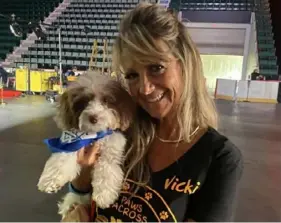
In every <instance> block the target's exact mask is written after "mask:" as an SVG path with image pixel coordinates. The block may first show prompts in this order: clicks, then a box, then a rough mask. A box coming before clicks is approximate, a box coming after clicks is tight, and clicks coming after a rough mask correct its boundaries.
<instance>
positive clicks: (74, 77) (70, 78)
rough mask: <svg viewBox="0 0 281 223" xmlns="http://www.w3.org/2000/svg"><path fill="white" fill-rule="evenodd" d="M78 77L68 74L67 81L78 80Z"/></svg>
mask: <svg viewBox="0 0 281 223" xmlns="http://www.w3.org/2000/svg"><path fill="white" fill-rule="evenodd" d="M76 80H77V77H76V76H68V77H67V81H76Z"/></svg>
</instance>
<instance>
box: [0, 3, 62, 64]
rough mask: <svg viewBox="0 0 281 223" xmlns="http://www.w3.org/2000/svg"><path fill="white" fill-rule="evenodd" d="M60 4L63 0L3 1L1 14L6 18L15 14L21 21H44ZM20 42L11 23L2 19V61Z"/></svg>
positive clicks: (0, 48) (0, 55)
mask: <svg viewBox="0 0 281 223" xmlns="http://www.w3.org/2000/svg"><path fill="white" fill-rule="evenodd" d="M60 2H62V0H1V3H0V4H1V6H0V13H1V14H4V15H6V16H11V15H12V14H15V15H16V17H17V18H20V20H27V21H43V20H44V18H45V17H47V16H48V15H49V13H50V12H52V11H53V10H54V9H55V7H57V6H58V4H59V3H60ZM25 37H26V36H23V37H22V39H24V38H25ZM20 41H21V38H18V37H15V36H14V35H13V34H12V33H11V31H10V28H9V21H7V19H4V18H1V17H0V61H1V60H4V59H5V58H6V56H7V54H8V53H12V52H13V50H14V47H16V46H18V45H19V44H20Z"/></svg>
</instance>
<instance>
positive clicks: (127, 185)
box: [123, 182, 130, 191]
mask: <svg viewBox="0 0 281 223" xmlns="http://www.w3.org/2000/svg"><path fill="white" fill-rule="evenodd" d="M129 189H130V184H129V183H128V182H125V183H124V184H123V190H124V191H128V190H129Z"/></svg>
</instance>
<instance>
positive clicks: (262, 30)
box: [256, 0, 278, 78]
mask: <svg viewBox="0 0 281 223" xmlns="http://www.w3.org/2000/svg"><path fill="white" fill-rule="evenodd" d="M256 24H257V25H256V26H257V41H258V51H259V73H260V74H262V75H265V76H272V75H273V76H275V77H276V78H277V76H276V75H277V74H278V66H277V57H276V52H275V44H274V39H273V32H272V24H271V13H270V6H269V2H268V0H258V2H257V10H256Z"/></svg>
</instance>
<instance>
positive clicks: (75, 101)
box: [38, 73, 135, 215]
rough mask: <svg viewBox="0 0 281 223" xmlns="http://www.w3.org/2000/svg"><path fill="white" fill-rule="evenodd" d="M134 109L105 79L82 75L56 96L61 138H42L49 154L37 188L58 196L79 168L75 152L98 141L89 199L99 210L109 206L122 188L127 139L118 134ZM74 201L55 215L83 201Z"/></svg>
mask: <svg viewBox="0 0 281 223" xmlns="http://www.w3.org/2000/svg"><path fill="white" fill-rule="evenodd" d="M134 109H135V105H134V103H133V100H132V98H131V96H130V95H129V93H128V92H127V91H126V90H125V89H124V88H123V87H122V86H121V84H120V83H119V82H118V81H116V80H114V79H112V78H110V77H108V76H104V75H100V74H97V73H87V74H86V75H83V76H81V77H80V78H79V79H78V80H77V81H76V82H74V83H73V84H72V85H70V86H69V88H68V89H67V90H66V91H65V92H64V93H63V94H62V95H61V97H60V98H59V104H58V110H57V114H56V117H55V121H56V123H57V125H58V127H59V128H61V129H62V130H63V134H62V136H61V137H60V138H55V139H49V140H47V144H48V145H49V148H51V150H52V151H53V154H52V155H51V157H50V158H49V159H48V160H47V162H46V164H45V167H44V169H43V172H42V174H41V176H40V179H39V183H38V188H39V190H40V191H43V192H47V193H53V192H57V191H58V190H60V189H61V188H62V187H63V186H64V185H65V184H66V183H68V182H70V181H72V180H73V179H75V178H76V177H77V175H79V173H80V170H81V167H80V165H79V164H77V151H78V150H79V149H80V148H81V147H83V146H87V145H89V144H91V143H98V144H99V146H100V156H99V158H98V160H97V162H96V164H95V166H94V167H93V170H92V187H93V192H92V198H91V199H93V200H94V201H95V202H96V204H97V206H98V207H100V208H107V207H109V205H111V204H112V203H113V202H114V201H115V200H116V199H117V198H118V196H119V192H120V190H121V187H122V184H123V178H124V173H123V170H122V164H123V156H124V150H125V145H126V139H125V137H124V135H123V134H122V132H123V131H125V130H127V129H128V128H129V126H130V124H131V123H132V121H133V114H134ZM72 195H73V196H74V194H72ZM77 199H78V200H79V199H80V198H77ZM81 199H82V198H81ZM88 199H90V197H89V198H88ZM74 200H75V199H74V198H73V197H72V198H71V197H69V195H67V196H66V197H65V198H64V202H66V203H68V205H67V206H68V207H63V205H61V206H60V211H59V213H60V214H62V215H64V214H65V212H66V211H67V209H68V208H69V205H71V203H74V202H76V203H83V201H81V202H77V200H76V201H74Z"/></svg>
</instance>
